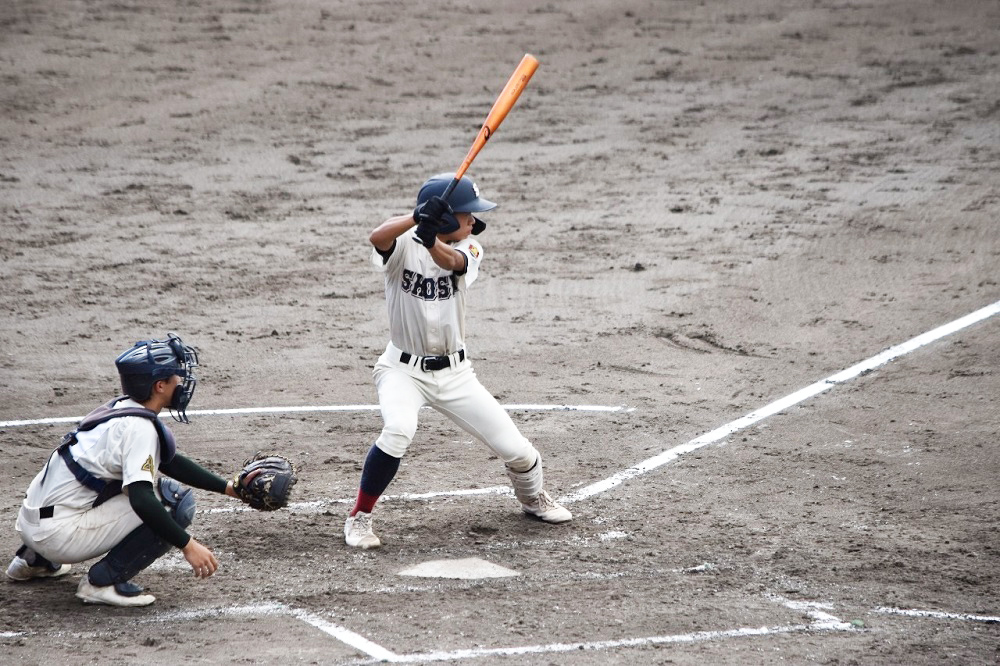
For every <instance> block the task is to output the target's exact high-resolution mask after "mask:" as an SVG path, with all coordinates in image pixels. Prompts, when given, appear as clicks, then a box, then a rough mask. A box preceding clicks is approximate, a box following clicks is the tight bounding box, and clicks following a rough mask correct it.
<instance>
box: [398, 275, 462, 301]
mask: <svg viewBox="0 0 1000 666" xmlns="http://www.w3.org/2000/svg"><path fill="white" fill-rule="evenodd" d="M400 286H401V287H402V289H403V291H405V292H406V293H408V294H410V295H412V296H416V297H417V298H419V299H422V300H425V301H445V300H448V299H449V298H451V297H452V296H453V295H454V294H455V292H456V291H457V290H458V278H457V277H455V275H454V274H452V275H442V276H441V277H436V278H433V277H424V276H423V275H421V274H420V273H416V272H414V271H411V270H408V269H405V268H404V269H403V281H402V284H401V285H400Z"/></svg>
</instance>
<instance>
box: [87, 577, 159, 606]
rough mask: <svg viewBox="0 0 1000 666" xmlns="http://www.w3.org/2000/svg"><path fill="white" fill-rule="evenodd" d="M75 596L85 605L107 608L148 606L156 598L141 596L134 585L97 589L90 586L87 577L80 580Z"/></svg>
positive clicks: (150, 595) (148, 595)
mask: <svg viewBox="0 0 1000 666" xmlns="http://www.w3.org/2000/svg"><path fill="white" fill-rule="evenodd" d="M76 596H77V597H78V598H79V599H82V600H83V603H85V604H105V605H108V606H148V605H149V604H151V603H153V602H154V601H156V597H154V596H153V595H152V594H143V589H142V588H141V587H139V586H138V585H136V584H134V583H127V582H126V583H115V584H114V585H105V586H102V587H98V586H97V585H93V584H91V582H90V577H89V576H84V577H83V578H81V579H80V585H79V587H77V588H76Z"/></svg>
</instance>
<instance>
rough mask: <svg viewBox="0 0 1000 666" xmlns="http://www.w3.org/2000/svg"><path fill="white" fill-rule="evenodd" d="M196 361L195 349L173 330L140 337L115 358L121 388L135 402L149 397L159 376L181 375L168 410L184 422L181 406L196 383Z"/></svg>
mask: <svg viewBox="0 0 1000 666" xmlns="http://www.w3.org/2000/svg"><path fill="white" fill-rule="evenodd" d="M197 365H198V352H197V351H196V350H195V349H194V348H193V347H189V346H187V345H185V344H184V343H183V342H182V341H181V339H180V338H179V337H178V336H177V335H176V334H174V333H168V334H167V339H166V340H140V341H139V342H137V343H135V344H134V345H133V346H132V348H131V349H129V350H127V351H124V352H122V353H121V354H120V355H119V356H118V358H116V359H115V366H116V367H117V368H118V375H119V376H120V377H121V382H122V392H123V393H125V395H127V396H128V397H130V398H132V399H133V400H135V401H136V402H145V401H146V400H149V397H150V396H151V395H152V394H153V384H155V383H156V382H158V381H160V380H161V379H169V378H170V377H171V376H173V375H177V376H179V377H181V378H182V381H181V383H180V385H178V386H177V388H176V389H174V394H173V396H172V398H171V400H170V414H171V416H173V417H174V419H175V420H177V421H180V422H181V423H187V422H188V418H187V414H186V413H185V410H186V409H187V406H188V403H189V402H191V396H193V395H194V389H195V386H196V385H197V384H198V379H197V378H196V377H195V376H194V368H195V366H197Z"/></svg>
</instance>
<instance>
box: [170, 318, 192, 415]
mask: <svg viewBox="0 0 1000 666" xmlns="http://www.w3.org/2000/svg"><path fill="white" fill-rule="evenodd" d="M167 344H168V345H170V348H171V349H172V350H173V352H174V355H175V356H176V357H177V361H178V363H179V364H180V369H181V370H182V372H183V374H181V372H178V373H177V374H178V375H180V377H181V383H180V384H178V385H177V387H176V388H175V389H174V394H173V396H172V397H171V399H170V415H171V416H172V417H174V420H175V421H178V422H180V423H190V421H189V420H188V417H187V406H188V403H190V402H191V397H192V396H193V395H194V389H195V387H196V386H197V385H198V378H197V377H195V376H194V368H195V367H197V365H198V352H197V351H195V349H194V347H189V346H187V345H185V344H184V343H183V342H181V339H180V338H179V337H177V336H176V335H175V334H173V333H169V334H168V339H167Z"/></svg>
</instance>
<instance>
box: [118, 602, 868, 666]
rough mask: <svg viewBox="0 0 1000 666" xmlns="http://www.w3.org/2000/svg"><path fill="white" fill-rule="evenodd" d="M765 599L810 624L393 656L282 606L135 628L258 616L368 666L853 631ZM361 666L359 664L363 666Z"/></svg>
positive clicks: (804, 605)
mask: <svg viewBox="0 0 1000 666" xmlns="http://www.w3.org/2000/svg"><path fill="white" fill-rule="evenodd" d="M768 598H769V599H771V600H773V601H776V602H778V603H780V604H782V605H784V606H785V607H787V608H790V609H792V610H794V611H798V612H801V613H803V614H804V615H806V616H807V617H809V619H810V622H808V623H801V624H789V625H776V626H762V627H739V628H735V629H723V630H717V631H696V632H692V633H686V634H673V635H666V636H646V637H638V638H623V639H618V640H607V641H590V642H579V643H549V644H543V645H522V646H512V647H498V648H474V649H465V650H451V651H440V652H421V653H414V654H399V653H397V652H393V651H392V650H389V649H387V648H385V647H383V646H381V645H378V644H377V643H374V642H372V641H371V640H369V639H367V638H365V637H364V636H361V635H360V634H358V633H356V632H354V631H351V630H350V629H348V628H346V627H344V626H341V625H339V624H336V623H334V622H330V621H329V620H327V619H325V618H324V617H322V616H321V615H319V614H317V613H314V612H310V611H306V610H302V609H297V608H293V607H291V606H288V605H286V604H282V603H276V602H273V603H265V604H254V605H248V606H233V607H228V608H209V609H200V610H187V611H172V612H168V613H162V614H157V615H155V616H152V617H149V618H143V619H139V620H137V621H136V622H137V623H141V624H145V623H149V622H172V623H173V622H183V621H189V622H193V621H199V620H203V619H210V618H222V617H263V616H275V615H278V616H287V617H293V618H295V619H297V620H300V621H302V622H305V623H306V624H308V625H310V626H312V627H314V628H316V629H318V630H320V631H322V632H323V633H325V634H327V635H329V636H331V637H332V638H334V639H336V640H338V641H340V642H341V643H343V644H345V645H347V646H349V647H351V648H354V649H355V650H357V651H359V652H361V653H363V654H364V655H366V656H367V657H369V658H370V661H372V662H392V663H424V662H431V661H456V660H459V659H475V658H482V657H505V656H517V655H528V654H545V653H554V652H576V651H579V650H590V651H600V650H613V649H617V648H630V647H645V646H651V645H664V644H670V643H698V642H704V641H719V640H726V639H733V638H750V637H755V636H769V635H777V634H791V633H800V632H828V631H850V630H852V629H855V627H853V626H852V625H851V624H850V623H849V622H843V621H841V620H839V619H838V618H836V617H834V616H833V615H831V614H829V613H827V612H826V610H827V609H830V608H831V605H830V604H823V603H814V602H801V601H789V600H787V599H782V598H780V597H774V596H769V597H768ZM367 661H369V660H366V662H362V663H367Z"/></svg>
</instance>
